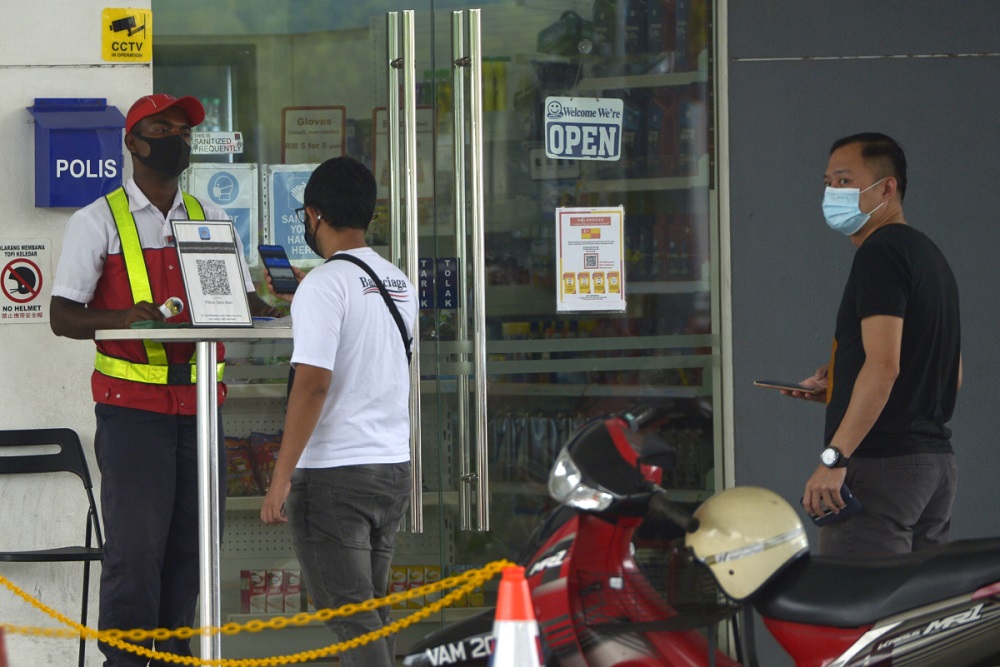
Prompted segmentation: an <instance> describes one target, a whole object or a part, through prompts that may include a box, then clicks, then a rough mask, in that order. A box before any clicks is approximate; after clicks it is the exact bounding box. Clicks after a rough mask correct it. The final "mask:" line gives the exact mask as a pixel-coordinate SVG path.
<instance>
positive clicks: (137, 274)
mask: <svg viewBox="0 0 1000 667" xmlns="http://www.w3.org/2000/svg"><path fill="white" fill-rule="evenodd" d="M107 200H108V206H110V207H111V214H112V216H113V217H114V219H115V227H116V228H117V229H118V238H119V240H120V241H121V244H122V257H123V258H124V259H125V272H126V273H127V274H128V283H129V287H130V288H131V290H132V303H139V302H140V301H148V302H150V303H152V302H153V288H152V287H151V286H150V284H149V272H148V271H146V260H145V258H144V257H143V256H142V243H141V242H140V241H139V228H138V227H136V224H135V217H133V215H132V212H131V211H130V210H129V208H128V196H127V195H126V194H125V188H118V189H117V190H115V191H114V192H112V193H110V194H109V195H107ZM142 345H143V347H145V348H146V359H147V360H148V361H149V363H150V364H153V365H155V366H164V365H166V363H167V351H166V350H165V349H164V347H163V343H160V342H158V341H152V340H144V341H142Z"/></svg>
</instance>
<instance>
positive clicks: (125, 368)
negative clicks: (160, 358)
mask: <svg viewBox="0 0 1000 667" xmlns="http://www.w3.org/2000/svg"><path fill="white" fill-rule="evenodd" d="M94 368H95V369H96V370H97V371H98V372H99V373H103V374H104V375H107V376H108V377H113V378H118V379H119V380H128V381H130V382H141V383H143V384H167V380H168V373H169V368H168V367H167V366H154V365H152V364H136V363H132V362H131V361H128V360H126V359H119V358H117V357H109V356H108V355H106V354H101V353H100V352H98V353H97V358H96V359H95V360H94ZM225 368H226V364H225V362H220V363H218V364H216V365H215V375H216V379H217V380H218V381H219V382H222V374H223V371H224V370H225ZM197 381H198V375H197V370H196V366H195V365H194V364H191V384H195V383H197Z"/></svg>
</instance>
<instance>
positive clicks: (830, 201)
mask: <svg viewBox="0 0 1000 667" xmlns="http://www.w3.org/2000/svg"><path fill="white" fill-rule="evenodd" d="M884 180H885V179H884V178H880V179H879V180H877V181H875V182H874V183H872V184H871V185H869V186H868V187H867V188H865V189H864V190H859V189H858V188H831V187H829V186H827V188H826V193H825V194H824V195H823V217H824V218H826V224H828V225H829V226H830V229H832V230H833V231H835V232H840V233H841V234H845V235H847V236H850V235H852V234H855V233H857V231H858V230H860V229H861V228H862V227H864V226H865V223H866V222H868V219H869V218H871V214H872V213H874V212H875V211H877V210H879V209H880V208H882V204H885V202H882V204H879V205H878V206H876V207H875V208H873V209H872V210H871V211H869V212H868V213H864V212H862V211H861V205H860V201H861V193H862V192H867V191H868V190H871V189H872V188H874V187H875V186H876V185H878V184H879V183H881V182H882V181H884Z"/></svg>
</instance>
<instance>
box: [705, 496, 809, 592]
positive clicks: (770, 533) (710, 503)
mask: <svg viewBox="0 0 1000 667" xmlns="http://www.w3.org/2000/svg"><path fill="white" fill-rule="evenodd" d="M694 516H695V518H697V519H698V521H699V524H700V525H699V527H698V530H696V531H695V532H693V533H690V534H688V535H687V536H686V538H685V543H686V544H687V546H688V547H690V548H691V550H692V551H693V552H694V555H695V557H696V558H697V559H698V560H700V561H701V562H703V563H705V565H708V567H709V569H711V570H712V574H713V575H714V576H715V579H716V581H718V583H719V587H720V588H722V590H723V591H724V592H725V593H726V595H728V596H729V597H731V598H733V599H734V600H745V599H746V598H748V597H750V596H751V595H752V594H753V593H754V592H756V591H757V590H758V589H760V587H761V586H763V585H764V584H765V583H767V581H768V580H769V579H770V578H771V577H773V576H774V575H775V574H777V573H778V572H780V571H781V570H782V569H783V568H784V567H785V566H787V565H789V564H790V563H792V562H793V561H794V560H795V559H796V558H798V557H799V556H801V555H802V554H804V553H807V552H808V551H809V539H808V538H807V537H806V533H805V530H804V529H803V527H802V522H801V521H800V520H799V517H798V514H796V512H795V510H794V509H793V508H792V506H791V505H789V504H788V502H786V501H785V499H784V498H782V497H781V496H779V495H778V494H776V493H774V492H773V491H769V490H767V489H762V488H759V487H755V486H741V487H736V488H732V489H727V490H725V491H722V492H721V493H719V494H717V495H715V496H712V497H711V498H709V499H708V500H706V501H705V502H704V503H703V504H702V505H701V507H699V508H698V510H697V511H696V512H695V513H694Z"/></svg>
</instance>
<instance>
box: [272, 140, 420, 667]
mask: <svg viewBox="0 0 1000 667" xmlns="http://www.w3.org/2000/svg"><path fill="white" fill-rule="evenodd" d="M303 201H304V202H305V206H304V207H303V208H301V209H299V210H298V214H299V215H300V217H301V218H302V221H303V223H304V224H305V228H306V242H307V243H308V244H309V246H310V247H311V248H312V249H313V251H314V252H315V253H316V254H317V255H319V256H320V257H323V258H324V259H326V260H327V261H326V263H324V264H322V265H320V266H318V267H316V268H315V269H313V270H312V271H310V272H309V274H308V275H307V276H306V277H305V278H303V279H302V282H301V284H300V285H299V287H298V290H297V291H296V293H295V297H294V300H293V301H292V329H293V336H294V340H295V347H294V350H293V352H292V365H293V367H294V368H295V376H294V382H292V384H291V388H290V392H289V397H288V412H287V414H286V416H285V427H284V435H283V437H282V442H281V450H280V452H279V454H278V460H277V462H276V464H275V467H274V473H273V475H272V477H271V485H270V488H269V489H268V491H267V496H266V497H265V498H264V505H263V508H262V509H261V513H260V516H261V520H263V521H264V522H265V523H268V524H277V523H283V522H286V521H290V523H291V528H292V540H293V544H294V546H295V551H296V554H297V555H298V557H299V562H300V565H301V567H302V573H303V578H304V582H305V585H306V588H307V589H308V590H309V592H310V594H311V595H312V597H313V599H314V600H315V602H316V606H317V607H318V608H336V607H340V606H342V605H345V604H348V603H360V602H364V601H365V600H369V599H371V598H377V597H382V596H384V595H385V594H386V589H387V587H388V581H389V566H390V564H391V562H392V554H393V548H394V545H395V537H396V531H397V530H398V528H399V524H400V521H401V520H402V517H403V513H404V512H405V510H406V507H407V504H408V501H409V497H410V475H411V473H410V446H409V438H410V426H409V424H410V419H409V390H410V381H409V368H408V363H407V357H408V347H409V339H410V338H411V337H412V335H413V331H414V327H415V323H416V317H417V301H416V295H415V294H414V289H413V286H412V285H411V284H410V282H409V281H408V280H407V279H406V276H405V275H404V274H403V273H402V272H401V271H400V270H399V269H397V268H396V267H395V266H393V265H392V264H391V263H390V262H387V261H386V260H384V259H382V258H381V257H380V256H379V255H378V254H376V253H375V251H374V250H372V249H371V248H369V247H368V246H367V244H366V242H365V231H366V230H367V229H368V225H369V223H370V222H371V220H372V217H373V214H374V211H375V179H374V177H373V176H372V174H371V172H370V171H369V170H368V168H367V167H365V166H364V165H362V164H361V163H360V162H357V161H356V160H354V159H352V158H349V157H339V158H334V159H332V160H328V161H326V162H324V163H323V164H321V165H320V166H319V167H317V168H316V170H315V171H314V172H313V174H312V176H311V177H310V178H309V183H308V184H307V185H306V189H305V197H304V200H303ZM337 253H341V254H349V255H351V256H353V257H354V258H356V259H359V260H361V261H362V262H363V263H364V264H366V265H368V266H369V267H370V268H371V269H372V270H373V271H374V273H375V275H376V277H378V278H379V280H380V282H381V283H382V285H383V286H384V288H385V290H386V292H387V294H388V296H389V298H390V299H391V300H392V302H393V303H394V304H395V306H396V308H397V309H398V312H399V315H400V317H401V325H398V324H397V321H396V319H395V318H394V316H393V314H392V312H391V310H390V308H389V306H388V304H387V302H386V300H385V298H384V297H383V294H382V291H381V290H379V288H378V284H377V283H376V282H375V281H374V280H373V279H372V278H371V277H370V276H369V274H368V273H367V272H366V271H365V270H364V269H363V268H362V267H361V266H357V265H355V264H354V263H352V262H350V261H332V260H333V259H334V255H336V254H337ZM279 296H284V297H285V298H289V299H290V298H291V297H290V295H279ZM400 326H402V327H403V331H401V330H400ZM286 512H287V515H286ZM388 617H389V609H388V608H386V607H382V608H381V609H380V610H379V611H377V612H376V611H371V612H363V613H358V614H354V615H352V616H349V617H346V618H338V619H333V620H331V621H329V622H328V625H329V627H330V629H331V630H333V631H334V632H335V633H336V634H337V636H338V637H339V639H340V640H341V641H346V640H348V639H352V638H354V637H357V636H360V635H363V634H366V633H369V632H373V631H375V630H378V629H380V628H381V627H383V625H384V624H385V623H386V622H387V621H388ZM394 647H395V644H394V640H393V638H392V637H386V638H383V639H380V640H378V641H374V642H371V643H369V644H366V645H364V646H361V647H359V648H356V649H352V650H349V651H347V652H345V653H343V654H342V655H341V656H340V664H341V665H343V666H344V667H353V666H355V665H356V666H358V667H380V666H382V665H385V666H386V667H389V666H390V665H393V664H394V660H395V656H394V653H395V651H394Z"/></svg>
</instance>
